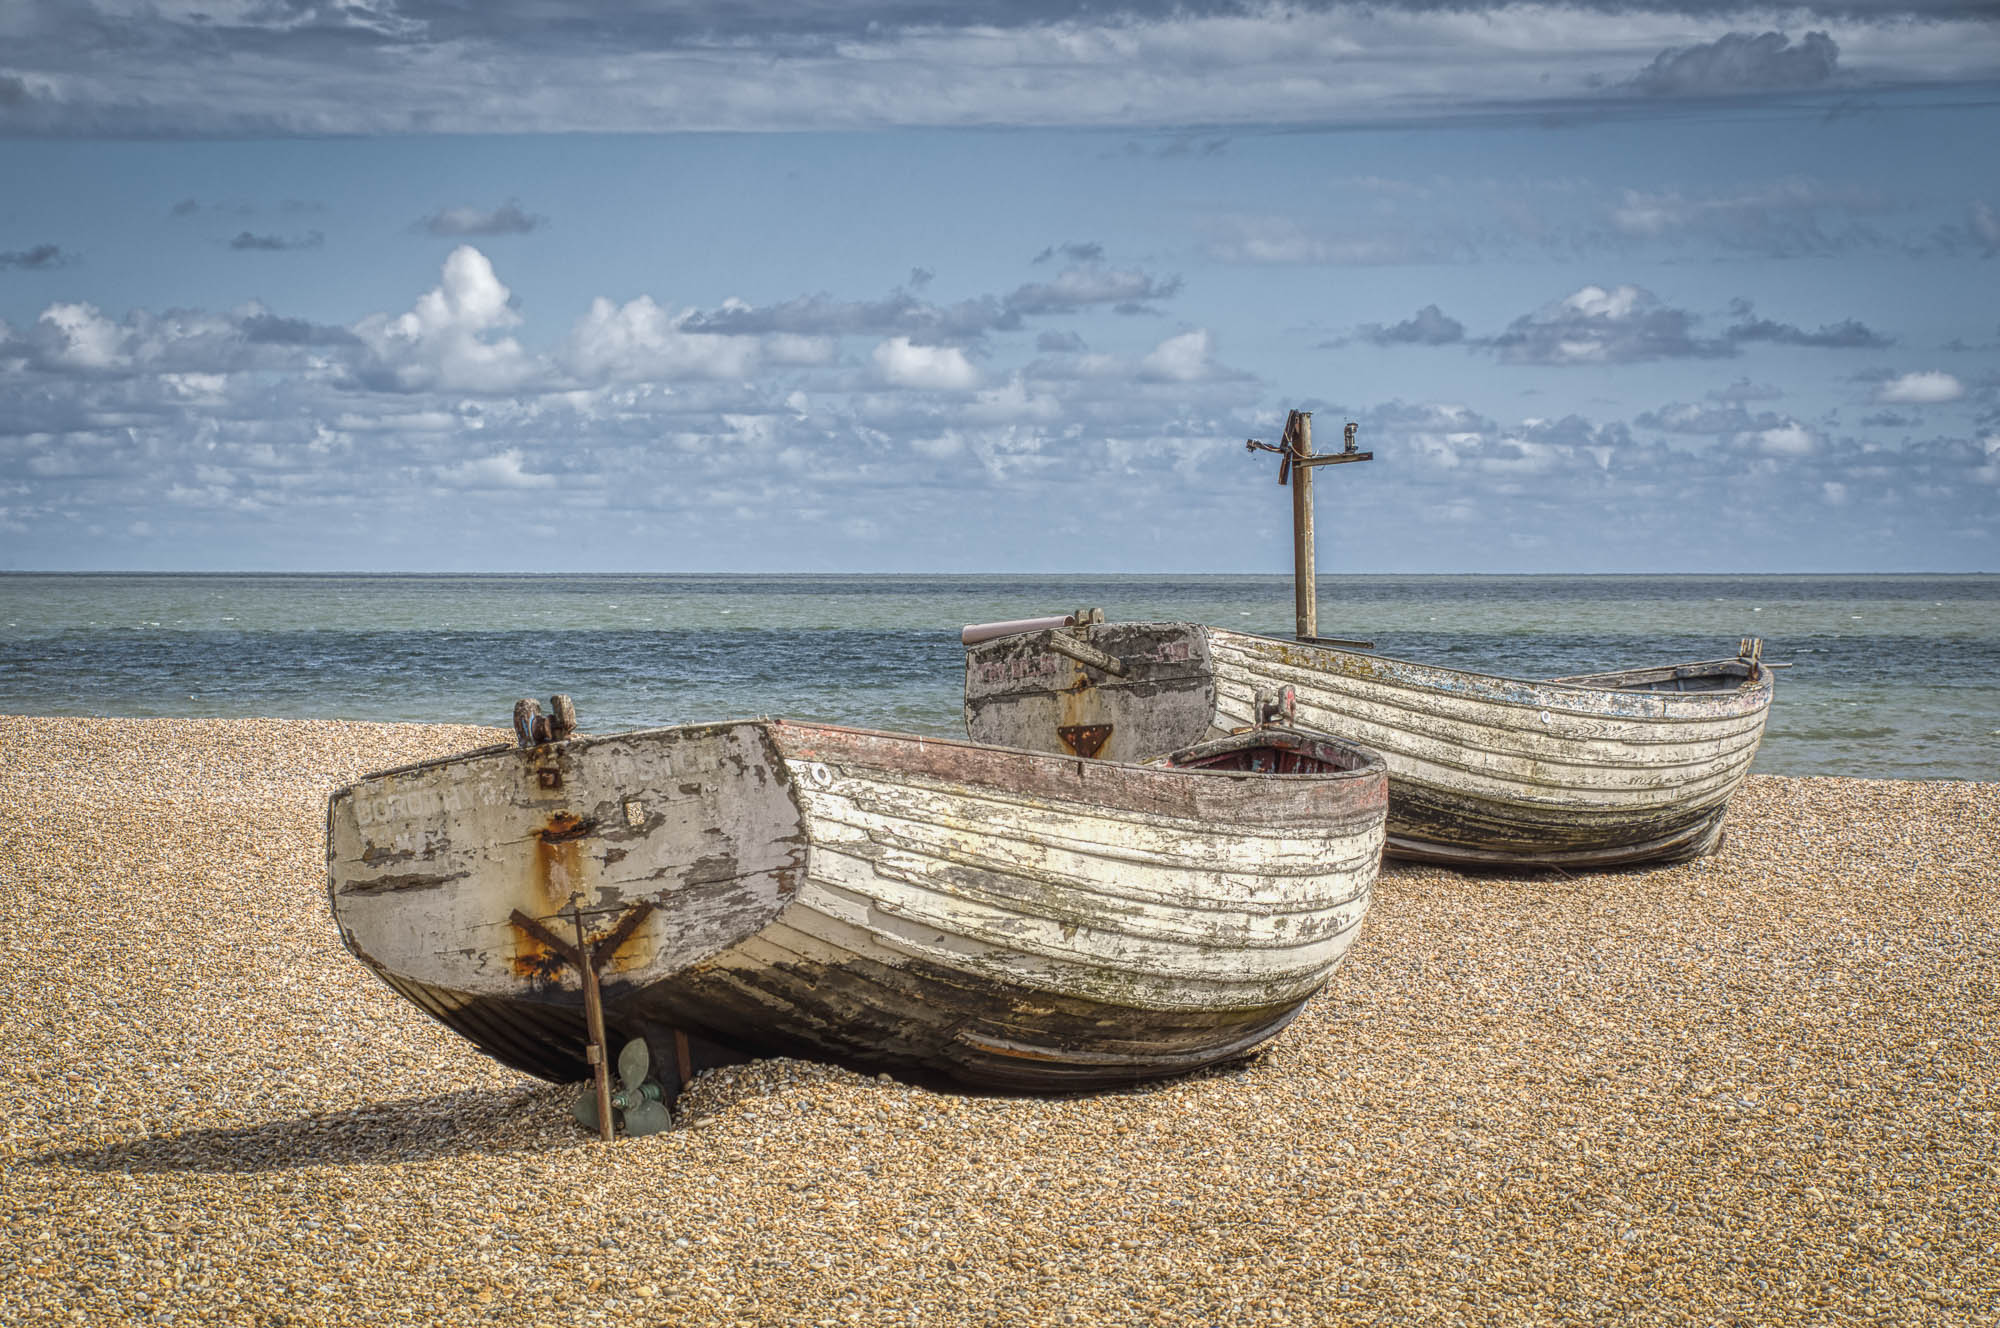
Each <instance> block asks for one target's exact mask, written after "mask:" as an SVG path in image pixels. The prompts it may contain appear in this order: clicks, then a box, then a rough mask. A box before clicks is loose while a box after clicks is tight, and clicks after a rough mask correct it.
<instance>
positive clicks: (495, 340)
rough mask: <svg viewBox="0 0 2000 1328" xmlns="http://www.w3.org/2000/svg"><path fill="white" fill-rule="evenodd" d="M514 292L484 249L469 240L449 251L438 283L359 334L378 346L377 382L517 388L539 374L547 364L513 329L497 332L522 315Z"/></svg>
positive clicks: (416, 387)
mask: <svg viewBox="0 0 2000 1328" xmlns="http://www.w3.org/2000/svg"><path fill="white" fill-rule="evenodd" d="M512 299H513V296H512V293H511V292H509V291H508V289H507V287H506V286H504V285H503V284H501V281H500V279H499V277H497V276H495V275H494V272H493V264H492V263H491V262H490V261H488V259H487V257H486V255H485V254H482V253H480V252H479V250H477V249H475V248H473V247H472V246H471V245H469V244H462V245H460V246H459V247H458V248H456V249H454V250H452V251H451V254H450V255H449V256H448V257H447V258H446V259H445V261H444V271H443V274H442V279H441V280H440V281H439V283H438V285H437V286H435V287H433V288H432V289H431V290H430V291H429V292H427V293H426V294H425V295H423V296H422V297H421V298H419V299H418V301H417V303H416V305H415V307H414V308H412V309H411V310H410V311H409V312H408V313H406V314H402V315H400V316H398V317H395V318H391V317H389V316H388V315H386V314H374V315H371V316H370V317H368V318H364V319H362V320H361V321H360V322H359V323H356V324H355V325H354V329H353V331H354V334H355V336H357V337H359V338H360V339H361V340H362V342H363V343H364V344H366V345H367V347H368V348H369V350H370V351H372V352H373V354H374V363H373V364H372V365H371V366H369V368H368V370H367V371H366V376H367V378H368V379H369V380H370V382H371V384H372V385H375V386H393V387H397V388H400V389H402V390H404V391H420V390H424V389H437V388H442V389H445V390H448V391H458V392H511V391H516V390H518V389H520V388H523V387H526V386H528V385H529V384H530V383H531V382H532V381H533V380H535V379H536V378H537V377H539V376H541V375H542V373H543V372H544V371H543V368H542V366H541V365H540V364H539V363H537V361H536V360H535V358H534V357H533V356H531V355H529V354H528V352H527V351H525V350H523V349H522V348H521V344H520V343H519V342H518V341H515V340H514V339H513V338H512V337H493V336H492V335H491V334H493V333H495V332H497V331H498V330H499V329H501V328H506V327H513V326H514V325H516V324H518V323H519V322H520V321H521V317H520V315H519V314H517V313H515V312H514V309H513V306H512Z"/></svg>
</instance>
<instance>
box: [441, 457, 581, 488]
mask: <svg viewBox="0 0 2000 1328" xmlns="http://www.w3.org/2000/svg"><path fill="white" fill-rule="evenodd" d="M438 477H439V478H440V479H442V480H444V481H445V482H446V483H448V484H452V485H455V486H460V487H463V488H468V489H548V488H553V487H555V483H556V477H555V476H554V475H543V474H532V473H530V472H529V471H528V470H526V469H525V458H524V457H523V455H522V453H521V449H520V448H518V447H510V448H508V449H507V450H506V451H504V452H496V453H495V454H494V455H492V456H487V457H478V458H476V459H473V460H469V461H461V462H459V463H458V464H457V465H455V466H441V467H439V469H438Z"/></svg>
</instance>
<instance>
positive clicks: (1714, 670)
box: [1549, 659, 1766, 692]
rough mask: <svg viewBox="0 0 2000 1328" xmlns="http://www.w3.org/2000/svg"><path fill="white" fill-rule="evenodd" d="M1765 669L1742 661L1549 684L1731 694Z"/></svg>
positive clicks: (1628, 671)
mask: <svg viewBox="0 0 2000 1328" xmlns="http://www.w3.org/2000/svg"><path fill="white" fill-rule="evenodd" d="M1765 667H1766V666H1765V665H1762V664H1758V663H1755V662H1752V661H1750V660H1745V659H1717V660H1710V661H1708V662H1706V663H1702V664H1674V665H1668V666H1666V667H1664V668H1654V669H1619V670H1614V671H1612V672H1610V673H1581V674H1577V675H1575V676H1573V677H1568V678H1550V679H1549V681H1550V682H1556V683H1562V684H1563V685H1565V686H1568V687H1602V688H1605V689H1606V690H1608V691H1615V692H1734V691H1737V690H1739V689H1741V688H1743V687H1745V686H1748V685H1749V684H1750V683H1753V682H1755V681H1757V679H1759V678H1761V677H1762V676H1763V671H1764V668H1765Z"/></svg>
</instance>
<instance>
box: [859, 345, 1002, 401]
mask: <svg viewBox="0 0 2000 1328" xmlns="http://www.w3.org/2000/svg"><path fill="white" fill-rule="evenodd" d="M873 358H874V361H875V371H876V372H877V373H878V374H880V375H881V377H882V381H884V382H886V383H890V384H892V385H894V386H896V387H914V388H921V389H924V390H927V391H932V392H964V391H969V390H970V389H972V388H974V387H977V386H978V385H979V371H978V370H977V369H975V368H973V366H972V363H971V361H969V360H967V359H966V358H965V352H964V351H962V350H960V349H959V348H958V347H956V346H916V345H912V344H911V343H910V339H909V338H908V337H890V338H889V339H888V340H887V341H884V342H882V343H881V344H880V345H878V346H876V347H875V354H874V357H873Z"/></svg>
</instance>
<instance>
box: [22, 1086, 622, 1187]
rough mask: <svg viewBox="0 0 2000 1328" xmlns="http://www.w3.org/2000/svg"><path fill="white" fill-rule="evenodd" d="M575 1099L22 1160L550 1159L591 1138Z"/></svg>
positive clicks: (146, 1167)
mask: <svg viewBox="0 0 2000 1328" xmlns="http://www.w3.org/2000/svg"><path fill="white" fill-rule="evenodd" d="M569 1096H570V1090H569V1089H566V1088H562V1087H556V1086H551V1085H547V1084H523V1085H522V1086H521V1087H518V1088H513V1089H506V1090H502V1091H499V1092H495V1091H493V1090H491V1089H463V1090H460V1091H458V1092H452V1093H436V1094H432V1095H431V1096H429V1097H410V1098H399V1099H395V1100H392V1101H386V1102H371V1103H367V1104H365V1105H363V1106H358V1107H355V1108H353V1109H352V1110H349V1111H334V1112H318V1113H314V1114H313V1115H310V1116H303V1117H299V1118H297V1119H293V1120H277V1121H268V1122H266V1123H264V1124H262V1125H246V1126H238V1127H228V1128H208V1129H195V1130H185V1131H180V1132H177V1133H173V1134H162V1135H149V1136H142V1137H140V1138H136V1139H126V1140H119V1141H117V1142H115V1143H109V1144H97V1145H92V1146H88V1147H83V1148H67V1149H61V1150H56V1151H51V1152H47V1153H42V1154H40V1155H37V1156H33V1157H29V1158H26V1159H24V1162H25V1164H26V1165H28V1166H42V1167H68V1168H71V1169H74V1170H78V1171H93V1172H127V1173H139V1172H146V1173H163V1172H259V1171H293V1170H298V1169H302V1168H305V1167H325V1166H335V1167H338V1166H376V1165H394V1164H398V1163H405V1162H431V1161H436V1160H438V1159H441V1158H451V1157H461V1156H468V1155H476V1154H488V1155H499V1154H506V1153H545V1152H549V1151H551V1150H553V1149H556V1148H562V1147H567V1146H570V1145H575V1144H583V1143H587V1142H589V1136H587V1135H585V1134H584V1133H583V1132H582V1131H580V1130H578V1129H577V1128H576V1126H575V1125H574V1124H572V1123H571V1122H570V1120H569V1111H568V1107H569Z"/></svg>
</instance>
